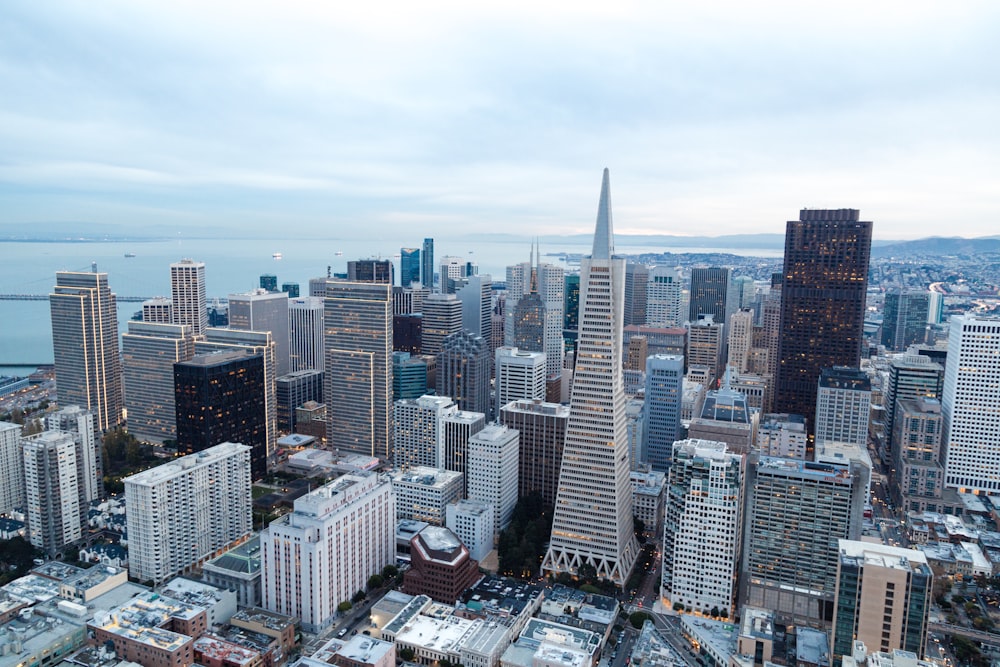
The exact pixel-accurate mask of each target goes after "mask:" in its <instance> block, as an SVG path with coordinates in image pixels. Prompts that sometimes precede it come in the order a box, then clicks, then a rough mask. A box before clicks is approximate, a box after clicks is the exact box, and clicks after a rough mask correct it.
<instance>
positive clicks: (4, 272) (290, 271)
mask: <svg viewBox="0 0 1000 667" xmlns="http://www.w3.org/2000/svg"><path fill="white" fill-rule="evenodd" d="M422 240H423V239H422V238H413V239H407V240H405V241H404V242H399V241H396V240H392V241H386V240H379V241H371V242H367V241H332V240H323V241H312V240H307V239H281V240H246V239H218V240H201V239H199V240H186V239H182V240H176V241H149V242H134V241H129V242H124V241H114V242H94V243H63V242H58V243H14V242H0V249H2V250H0V252H2V256H3V257H4V258H5V259H4V261H3V262H0V293H3V294H48V293H49V292H50V291H51V289H52V286H53V285H54V284H55V274H56V271H61V270H71V271H90V270H91V263H92V262H96V263H97V269H98V271H104V272H107V273H108V282H109V283H110V285H111V289H112V291H114V292H115V293H116V294H118V295H122V296H144V297H151V296H169V294H170V269H169V265H170V263H171V262H176V261H177V260H179V259H181V258H183V257H190V258H193V259H195V260H198V261H202V262H205V265H206V266H205V279H206V284H207V287H208V297H209V300H210V301H211V299H212V298H213V297H225V296H226V295H228V294H231V293H234V292H245V291H247V290H250V289H253V288H255V287H257V286H258V280H259V276H260V275H261V274H265V273H272V274H275V275H277V277H278V284H279V285H280V284H281V283H285V282H293V283H299V285H300V286H301V289H302V293H303V294H305V293H307V291H308V283H309V279H310V278H314V277H317V276H323V275H326V272H327V267H328V266H329V267H330V270H331V271H332V272H333V273H337V272H343V271H346V269H347V261H348V260H352V259H359V258H363V257H383V258H389V259H393V260H394V263H395V264H396V270H397V271H399V266H398V258H396V257H395V256H396V255H398V253H399V249H400V247H401V246H409V247H420V245H421V242H422ZM530 245H531V241H530V239H525V241H524V242H523V243H497V242H490V243H487V242H482V243H467V242H451V241H448V240H447V239H435V248H434V256H435V263H437V262H438V261H439V260H440V258H441V257H444V256H445V255H453V256H456V257H462V258H463V259H468V260H469V261H472V262H475V263H477V264H478V265H479V271H480V273H488V274H490V275H491V276H493V277H494V278H495V279H499V280H502V279H503V278H504V275H505V267H507V266H508V265H510V264H515V263H518V262H525V261H528V256H529V251H530ZM589 251H590V248H589V245H588V244H584V243H570V242H567V243H564V244H561V245H559V246H558V247H557V246H556V245H554V244H549V245H548V246H546V245H542V247H541V252H542V253H543V255H544V254H546V253H558V252H566V253H576V254H586V253H589ZM617 251H618V252H619V253H621V254H640V253H651V252H652V253H660V252H678V253H694V252H730V253H733V254H739V255H743V256H768V257H780V256H781V251H780V250H773V251H768V250H759V249H754V250H752V251H745V250H740V249H727V248H669V247H665V246H656V245H647V246H618V248H617ZM126 253H128V254H133V255H135V256H134V257H126ZM274 253H281V255H282V259H280V260H276V259H273V257H272V255H273V254H274ZM338 253H339V254H338ZM542 259H543V261H548V262H552V263H557V264H559V263H561V262H560V260H559V259H558V258H556V257H543V258H542ZM563 266H565V264H563ZM140 309H141V308H140V305H139V304H138V303H119V304H118V326H119V330H120V331H124V330H125V328H126V323H127V322H128V320H129V319H130V318H131V316H132V314H133V313H135V312H136V311H137V310H140ZM0 322H2V325H0V374H5V375H11V374H16V375H24V374H27V373H29V372H30V371H31V370H32V369H30V368H22V369H16V368H9V367H7V366H5V364H36V363H51V362H52V330H51V324H50V320H49V304H48V301H45V300H41V301H0Z"/></svg>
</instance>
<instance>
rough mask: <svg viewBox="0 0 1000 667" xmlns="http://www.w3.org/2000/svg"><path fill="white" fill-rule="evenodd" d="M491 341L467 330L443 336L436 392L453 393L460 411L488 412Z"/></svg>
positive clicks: (438, 361)
mask: <svg viewBox="0 0 1000 667" xmlns="http://www.w3.org/2000/svg"><path fill="white" fill-rule="evenodd" d="M492 365H493V364H492V359H491V358H490V346H489V343H488V342H487V341H486V340H485V339H484V338H483V337H482V336H477V335H476V334H472V333H469V332H467V331H459V332H458V333H454V334H452V335H450V336H448V337H447V338H445V339H444V342H443V343H442V344H441V353H440V354H438V358H437V393H438V395H440V396H451V397H452V398H453V399H454V400H455V403H456V404H457V405H458V408H459V409H460V410H467V411H471V412H482V413H483V414H485V415H489V414H490V413H491V412H492V406H491V405H490V368H491V367H492Z"/></svg>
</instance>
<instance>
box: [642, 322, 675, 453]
mask: <svg viewBox="0 0 1000 667" xmlns="http://www.w3.org/2000/svg"><path fill="white" fill-rule="evenodd" d="M633 340H634V339H633ZM645 362H646V366H645V368H646V406H645V411H644V415H645V423H644V426H645V428H644V429H643V432H642V433H643V440H644V442H643V447H642V451H643V452H644V461H643V462H644V463H648V464H649V465H650V466H651V467H652V468H653V470H656V471H660V472H666V471H667V470H669V469H670V461H671V456H673V447H674V442H675V441H677V440H678V439H679V438H680V436H681V401H682V398H683V394H684V357H683V356H682V355H679V354H654V355H653V356H651V357H648V358H647V359H646V360H645Z"/></svg>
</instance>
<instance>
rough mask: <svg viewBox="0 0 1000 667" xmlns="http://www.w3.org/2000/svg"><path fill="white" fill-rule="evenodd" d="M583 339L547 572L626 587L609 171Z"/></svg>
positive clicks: (583, 291)
mask: <svg viewBox="0 0 1000 667" xmlns="http://www.w3.org/2000/svg"><path fill="white" fill-rule="evenodd" d="M580 274H581V280H580V335H579V338H578V340H577V351H576V369H575V372H574V376H573V388H572V395H571V398H570V415H569V422H568V424H567V428H566V444H565V447H564V449H563V466H562V470H561V473H560V477H559V490H558V494H557V498H556V505H555V512H554V513H553V518H552V535H551V539H550V541H549V549H548V552H547V553H546V554H545V558H544V560H543V562H542V570H543V571H545V572H547V573H551V574H553V575H558V574H559V573H562V572H566V573H569V574H578V573H579V572H580V568H581V567H582V566H585V565H586V566H588V567H590V568H593V571H594V573H595V574H596V575H597V576H598V577H601V578H604V579H609V580H611V581H613V582H616V583H618V584H620V585H623V584H624V582H626V581H627V580H628V577H629V575H630V574H631V572H632V567H633V566H634V565H635V560H636V557H637V555H638V543H637V540H636V537H635V533H634V531H633V530H632V489H631V484H630V483H629V477H628V475H629V469H630V467H631V464H630V461H629V455H628V438H627V434H626V428H625V391H624V387H623V385H622V375H621V374H622V368H621V366H622V351H623V350H622V326H623V323H622V313H623V309H624V291H625V260H623V259H615V258H614V234H613V229H612V219H611V184H610V176H609V174H608V170H607V169H605V170H604V176H603V180H602V183H601V198H600V203H599V204H598V210H597V224H596V228H595V233H594V247H593V251H592V254H591V256H590V257H589V258H584V259H582V260H581V261H580Z"/></svg>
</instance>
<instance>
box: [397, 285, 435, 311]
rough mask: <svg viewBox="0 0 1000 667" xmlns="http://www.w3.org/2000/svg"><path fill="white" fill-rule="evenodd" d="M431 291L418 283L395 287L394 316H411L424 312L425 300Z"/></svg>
mask: <svg viewBox="0 0 1000 667" xmlns="http://www.w3.org/2000/svg"><path fill="white" fill-rule="evenodd" d="M430 293H431V291H430V290H429V289H427V288H426V287H424V286H422V285H420V283H417V284H416V285H414V284H410V285H404V286H402V287H399V286H394V287H393V288H392V314H393V315H409V314H412V313H422V312H424V299H426V298H427V297H428V296H430Z"/></svg>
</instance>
